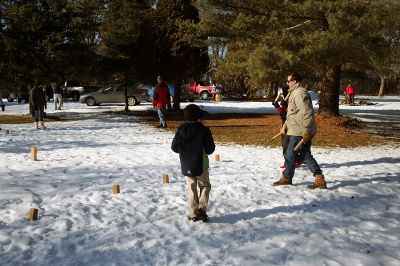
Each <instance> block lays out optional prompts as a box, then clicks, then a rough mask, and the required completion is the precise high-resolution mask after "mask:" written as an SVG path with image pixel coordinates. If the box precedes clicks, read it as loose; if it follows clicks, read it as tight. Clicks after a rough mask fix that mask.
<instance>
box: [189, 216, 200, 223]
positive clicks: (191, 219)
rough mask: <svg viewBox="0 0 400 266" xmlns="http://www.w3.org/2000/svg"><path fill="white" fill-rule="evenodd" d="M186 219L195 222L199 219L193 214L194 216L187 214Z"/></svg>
mask: <svg viewBox="0 0 400 266" xmlns="http://www.w3.org/2000/svg"><path fill="white" fill-rule="evenodd" d="M188 219H189V220H190V221H193V222H197V221H198V220H199V218H197V217H196V216H195V217H190V216H188Z"/></svg>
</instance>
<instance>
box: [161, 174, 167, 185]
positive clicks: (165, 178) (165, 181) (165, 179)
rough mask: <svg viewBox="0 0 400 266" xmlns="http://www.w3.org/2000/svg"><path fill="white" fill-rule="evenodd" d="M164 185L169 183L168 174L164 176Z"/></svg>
mask: <svg viewBox="0 0 400 266" xmlns="http://www.w3.org/2000/svg"><path fill="white" fill-rule="evenodd" d="M162 180H163V184H166V183H169V176H168V175H166V174H163V175H162Z"/></svg>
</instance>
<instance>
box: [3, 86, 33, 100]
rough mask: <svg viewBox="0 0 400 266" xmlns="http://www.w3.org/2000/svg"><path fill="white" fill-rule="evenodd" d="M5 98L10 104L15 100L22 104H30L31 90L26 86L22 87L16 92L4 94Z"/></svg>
mask: <svg viewBox="0 0 400 266" xmlns="http://www.w3.org/2000/svg"><path fill="white" fill-rule="evenodd" d="M3 97H4V98H7V101H8V102H13V101H14V100H16V101H18V103H21V102H22V101H24V102H26V103H28V102H29V89H28V87H27V86H26V85H20V86H18V87H17V88H16V89H15V90H12V91H5V92H3Z"/></svg>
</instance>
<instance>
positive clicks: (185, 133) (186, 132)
mask: <svg viewBox="0 0 400 266" xmlns="http://www.w3.org/2000/svg"><path fill="white" fill-rule="evenodd" d="M202 127H204V126H203V124H202V123H201V122H185V123H184V124H182V125H181V126H180V130H179V135H180V136H181V137H182V139H193V138H194V137H195V136H196V135H197V134H198V133H199V131H200V129H201V128H202Z"/></svg>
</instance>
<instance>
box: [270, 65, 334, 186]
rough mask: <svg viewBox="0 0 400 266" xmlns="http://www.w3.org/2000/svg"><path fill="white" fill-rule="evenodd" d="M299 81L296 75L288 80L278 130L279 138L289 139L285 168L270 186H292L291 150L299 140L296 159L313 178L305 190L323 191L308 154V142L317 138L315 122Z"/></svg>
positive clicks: (319, 173)
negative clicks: (283, 118)
mask: <svg viewBox="0 0 400 266" xmlns="http://www.w3.org/2000/svg"><path fill="white" fill-rule="evenodd" d="M301 80H302V78H301V76H300V75H299V74H298V73H292V74H290V75H289V76H288V80H287V83H288V85H289V99H288V112H287V119H286V122H285V124H284V125H283V126H282V129H281V133H282V134H286V135H288V136H289V144H288V147H287V150H286V153H285V165H286V168H285V170H284V171H283V172H282V176H281V178H280V179H279V180H278V181H277V182H275V183H273V185H274V186H280V185H292V178H293V176H294V172H295V164H296V158H297V152H296V151H295V147H296V145H297V144H298V143H299V142H300V141H301V140H302V139H303V140H304V144H303V145H302V146H301V148H300V150H299V151H298V152H299V155H300V158H301V159H303V160H304V163H305V164H306V165H307V167H308V168H309V169H310V171H311V172H312V173H313V175H314V178H315V181H314V183H313V184H311V185H309V186H307V187H308V188H310V189H315V188H321V189H326V182H325V178H324V176H323V174H322V170H321V169H320V167H319V165H318V163H317V161H316V160H315V159H314V157H313V156H312V154H311V139H312V138H313V137H314V136H315V135H316V134H317V124H316V122H315V117H314V110H313V106H312V101H311V98H310V95H309V94H308V91H307V90H306V89H305V88H304V87H302V86H301V84H300V82H301Z"/></svg>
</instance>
